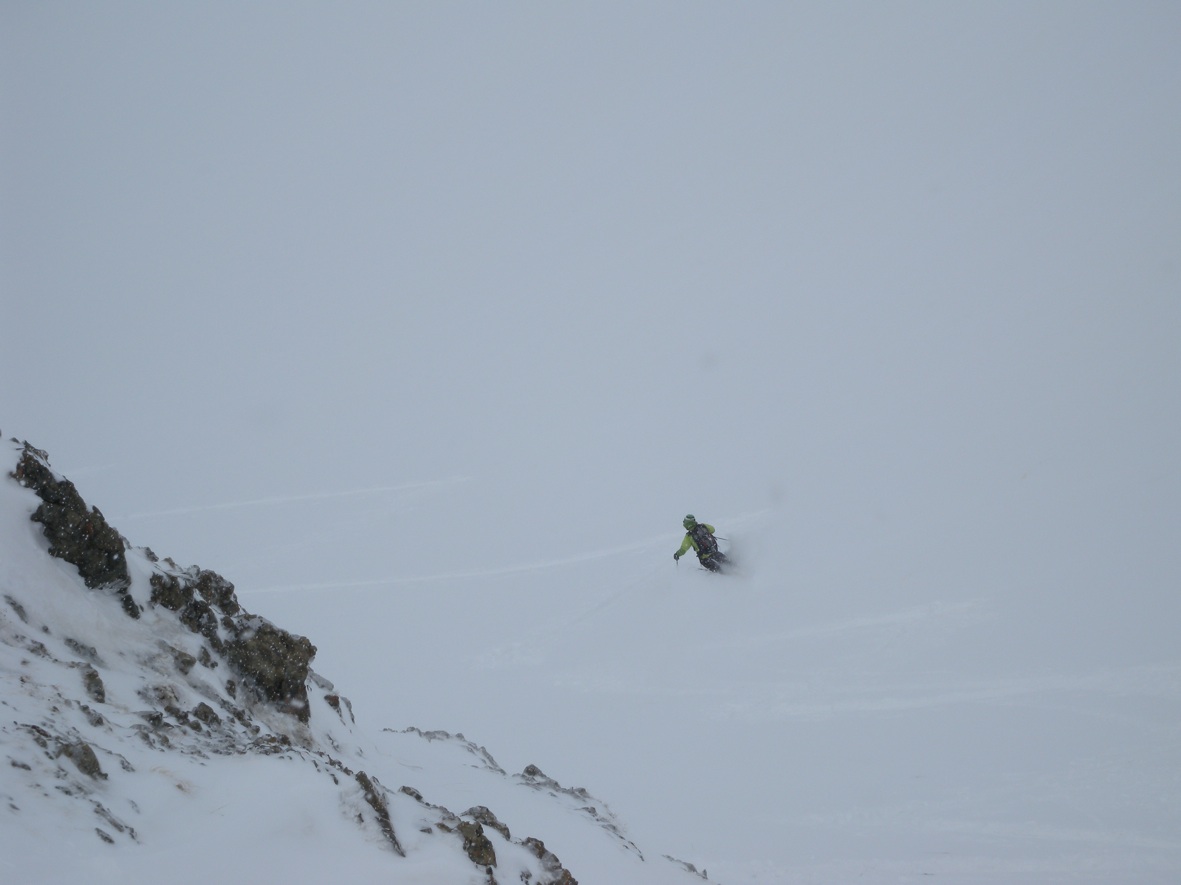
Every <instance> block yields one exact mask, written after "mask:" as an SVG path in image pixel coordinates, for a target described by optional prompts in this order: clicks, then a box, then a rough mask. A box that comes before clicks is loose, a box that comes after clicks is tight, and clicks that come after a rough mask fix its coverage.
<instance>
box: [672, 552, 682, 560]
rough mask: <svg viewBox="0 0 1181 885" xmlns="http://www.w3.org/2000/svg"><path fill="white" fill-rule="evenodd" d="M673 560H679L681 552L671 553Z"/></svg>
mask: <svg viewBox="0 0 1181 885" xmlns="http://www.w3.org/2000/svg"><path fill="white" fill-rule="evenodd" d="M673 561H674V562H680V561H681V554H679V553H674V554H673Z"/></svg>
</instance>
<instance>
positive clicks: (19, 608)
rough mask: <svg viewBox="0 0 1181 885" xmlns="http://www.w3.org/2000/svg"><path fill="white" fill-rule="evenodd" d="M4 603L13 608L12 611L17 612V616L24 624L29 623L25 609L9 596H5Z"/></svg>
mask: <svg viewBox="0 0 1181 885" xmlns="http://www.w3.org/2000/svg"><path fill="white" fill-rule="evenodd" d="M4 601H5V602H7V603H8V604H9V606H11V608H12V610H13V611H14V612H16V616H17V617H18V618H20V619H21V623H22V624H27V623H29V616H28V614H26V613H25V607H24V606H23V605H21V604H20V603H19V602H17V601H16V600H15V599H13V598H12V597H11V596H9V595H8V594H5V595H4Z"/></svg>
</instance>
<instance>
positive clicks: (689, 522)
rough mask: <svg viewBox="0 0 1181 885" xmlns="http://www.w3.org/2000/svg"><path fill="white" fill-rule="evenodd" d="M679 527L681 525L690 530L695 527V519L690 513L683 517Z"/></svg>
mask: <svg viewBox="0 0 1181 885" xmlns="http://www.w3.org/2000/svg"><path fill="white" fill-rule="evenodd" d="M681 525H683V526H684V527H685V528H686V529H691V528H693V526H695V525H697V518H696V517H695V516H694V515H693V514H692V513H690V514H689V515H688V516H686V517H685V519H684V521H683V522H682V523H681Z"/></svg>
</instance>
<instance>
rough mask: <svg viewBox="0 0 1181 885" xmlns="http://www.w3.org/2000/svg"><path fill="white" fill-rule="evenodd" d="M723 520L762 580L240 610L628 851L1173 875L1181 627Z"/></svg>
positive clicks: (875, 873) (548, 565) (392, 710)
mask: <svg viewBox="0 0 1181 885" xmlns="http://www.w3.org/2000/svg"><path fill="white" fill-rule="evenodd" d="M1036 494H1037V492H1036V491H1034V492H1031V493H1030V497H1029V500H1027V501H1026V502H1024V503H1025V504H1027V505H1029V506H1032V505H1033V504H1034V500H1033V498H1034V497H1035V496H1036ZM440 498H441V499H442V500H441V501H440V507H441V508H442V509H443V510H445V511H446V510H452V509H456V510H458V511H459V512H461V513H462V512H463V504H462V503H461V502H456V501H455V500H454V499H453V498H452V497H451V493H450V492H448V493H446V494H444V493H440ZM473 508H474V509H476V510H478V509H479V506H478V505H473ZM415 515H416V517H417V518H418V519H420V520H424V521H426V522H427V523H430V522H431V521H432V519H433V514H432V512H431V509H430V507H428V506H425V505H424V503H423V502H421V501H420V502H419V503H418V504H417V505H416V508H415ZM706 516H707V518H709V519H710V520H711V521H712V522H714V523H715V524H716V525H718V526H719V533H720V534H723V535H728V536H730V537H731V540H732V544H733V545H734V546H735V547H736V548H737V550H736V553H737V556H738V557H739V560H740V562H741V563H742V566H743V571H744V575H743V576H741V577H729V578H718V577H716V576H713V575H709V574H707V573H705V572H703V571H701V570H699V569H697V568H696V567H695V566H688V561H687V560H686V561H682V563H681V564H680V565H679V566H674V564H673V562H672V559H671V553H672V551H673V550H674V549H676V545H677V543H678V541H679V535H677V534H674V533H671V532H670V533H669V534H668V535H666V536H661V537H655V538H652V539H649V540H647V541H644V542H642V543H638V544H636V545H624V546H621V547H618V548H612V549H603V550H598V551H583V552H582V553H581V554H579V555H571V556H565V557H563V556H555V557H553V558H552V559H549V560H544V561H522V562H520V563H519V564H518V565H516V566H512V565H507V564H506V565H503V566H497V567H495V568H489V569H488V570H487V571H485V572H483V573H481V572H480V571H478V570H474V569H473V570H469V571H465V572H459V573H456V572H440V573H438V574H435V575H430V574H423V573H421V572H419V571H417V570H413V571H412V569H413V568H414V567H413V564H409V565H405V566H401V568H404V569H405V570H406V571H409V572H410V573H409V574H403V573H399V569H400V565H399V564H397V563H395V564H394V565H393V566H392V567H391V572H393V573H392V574H391V575H390V576H389V578H388V579H386V580H374V581H372V582H368V583H365V582H357V583H353V584H350V583H348V582H341V584H339V585H331V584H330V583H329V584H326V585H323V586H321V585H318V584H317V585H313V586H303V587H301V586H298V585H296V586H291V587H286V588H284V587H271V588H269V589H259V590H257V591H255V592H251V591H249V590H247V591H244V597H245V598H247V599H251V600H252V601H255V604H256V605H257V607H259V608H262V607H264V606H265V608H266V610H268V611H271V612H274V613H276V614H277V615H281V617H282V619H283V621H284V622H285V623H289V624H292V625H294V626H296V627H297V628H299V629H306V630H308V631H312V629H313V627H314V628H315V633H316V636H317V641H318V642H319V643H320V648H321V654H322V656H324V657H325V658H328V659H331V660H332V661H333V663H334V668H333V669H334V673H335V674H337V675H338V676H339V678H340V679H341V680H342V681H343V682H345V683H346V684H348V685H349V686H350V690H351V691H352V693H353V696H354V698H355V699H357V708H358V711H359V712H358V715H359V716H360V717H361V719H362V721H367V722H369V723H370V724H372V725H377V726H381V727H385V726H386V725H388V724H389V723H390V722H414V723H427V727H439V728H445V729H451V730H459V729H462V730H463V731H465V733H467V734H471V735H478V736H479V739H480V741H481V742H482V743H485V744H487V746H489V747H495V748H497V755H498V757H499V758H501V760H502V762H505V764H506V765H507V766H508V767H509V768H516V767H519V766H523V765H525V764H528V763H530V762H534V763H536V764H538V765H540V766H541V767H542V768H543V769H548V768H550V767H553V768H554V769H555V770H561V771H563V772H566V773H567V774H568V776H569V777H571V778H573V779H574V780H576V781H577V782H578V783H581V784H585V785H587V786H589V787H590V788H591V789H592V790H593V791H594V792H596V793H598V794H600V795H604V796H610V797H611V799H612V802H611V805H612V808H613V809H614V810H615V812H616V813H617V814H619V815H620V817H621V818H623V819H624V820H626V821H627V823H628V830H629V833H630V834H631V835H632V837H633V838H634V839H635V840H636V841H637V842H639V843H641V844H657V845H662V846H667V848H666V849H665V850H667V851H668V852H669V853H671V854H673V855H675V856H678V857H690V858H692V859H693V860H694V862H696V863H697V864H698V865H699V866H701V867H704V868H705V869H707V870H708V871H709V875H710V877H711V878H716V879H718V880H720V881H723V882H727V883H740V882H816V883H821V882H834V881H854V880H856V881H868V882H900V881H903V882H905V881H928V880H929V879H930V878H931V877H936V880H940V879H941V880H944V881H955V882H972V883H979V882H996V883H1001V882H1004V883H1015V882H1016V883H1031V885H1032V883H1046V882H1096V883H1099V882H1115V881H1137V882H1159V883H1165V882H1171V881H1175V879H1176V877H1177V875H1178V872H1179V871H1181V840H1179V838H1178V834H1179V833H1181V801H1179V799H1178V796H1181V789H1179V788H1181V783H1179V775H1181V765H1179V763H1181V750H1179V744H1178V740H1177V738H1178V732H1179V728H1181V679H1179V677H1181V656H1179V655H1178V654H1177V649H1176V645H1175V641H1174V640H1173V639H1172V638H1171V635H1170V634H1171V630H1172V628H1171V627H1170V626H1169V624H1171V623H1174V622H1173V621H1172V620H1171V617H1172V615H1171V613H1170V611H1169V610H1168V609H1162V610H1160V611H1158V612H1156V615H1158V616H1159V619H1157V618H1156V617H1155V616H1154V613H1153V611H1151V610H1149V609H1147V608H1144V609H1143V610H1142V611H1139V612H1136V613H1129V610H1128V607H1129V606H1132V607H1133V608H1135V607H1136V606H1143V605H1144V600H1145V597H1144V596H1143V595H1142V594H1141V593H1140V592H1139V591H1138V590H1137V589H1136V588H1133V587H1126V588H1125V591H1124V593H1123V594H1122V595H1121V594H1120V593H1113V594H1112V595H1111V596H1106V595H1102V594H1096V593H1093V592H1092V593H1089V594H1087V595H1086V597H1085V598H1079V596H1078V594H1076V592H1075V588H1074V587H1073V586H1071V585H1069V584H1058V583H1056V582H1055V581H1051V580H1049V579H1047V580H1046V581H1044V582H1040V583H1036V582H1031V583H1024V582H1022V581H1016V580H1015V581H1013V582H1012V583H1009V582H1005V581H1003V580H1000V579H999V578H998V575H997V574H996V573H991V572H986V573H983V574H979V575H974V574H970V573H964V572H962V571H956V570H955V568H954V563H953V562H952V560H953V559H954V557H955V556H956V555H957V554H956V552H955V551H954V547H952V551H951V552H949V551H948V550H947V549H940V548H939V547H938V546H934V547H932V548H931V551H930V557H931V560H930V561H929V562H926V563H916V562H911V561H907V559H906V557H905V556H901V555H899V553H898V550H899V548H900V547H901V546H902V545H903V544H904V542H905V543H909V541H907V540H906V539H903V538H896V537H891V531H892V530H891V529H889V528H888V527H887V528H882V529H879V530H877V531H876V532H874V533H872V534H873V537H874V540H875V541H876V542H877V543H874V544H864V543H862V544H859V545H858V547H857V548H856V549H857V550H858V551H859V555H858V557H857V558H856V560H855V561H851V560H850V558H849V557H847V556H844V555H843V551H842V549H841V541H842V538H841V536H840V534H839V533H835V534H833V535H830V536H828V537H825V535H824V534H823V532H824V531H827V527H825V529H823V530H821V529H817V528H813V529H812V530H810V531H808V530H807V529H806V528H805V527H803V526H800V527H799V528H800V529H801V531H800V533H799V534H795V535H793V534H792V533H791V532H790V531H785V528H784V527H785V526H790V525H791V524H792V523H791V520H790V518H789V517H788V516H787V515H786V514H783V513H777V512H774V511H764V512H757V513H751V514H745V515H744V514H725V513H722V514H713V513H710V514H706ZM893 531H896V530H893ZM805 533H806V534H805ZM1007 552H1008V555H1009V556H1010V557H1013V558H1016V557H1019V556H1020V555H1021V551H1020V550H1019V549H1018V548H1011V549H1009V550H1008V551H1007ZM1079 555H1080V556H1083V557H1086V556H1087V553H1086V551H1082V550H1080V551H1079ZM941 566H942V567H941ZM1030 571H1031V572H1032V571H1033V570H1032V569H1031V570H1030ZM867 576H874V577H875V580H873V581H868V580H867V579H866V577H867ZM329 610H330V611H331V612H332V613H333V614H332V616H331V617H328V616H327V615H326V612H327V611H329ZM391 628H392V629H393V631H394V632H395V633H396V640H395V641H390V642H383V637H385V636H388V635H389V633H390V630H391ZM375 646H381V647H382V652H381V660H382V666H383V668H384V670H385V671H386V672H387V673H388V674H390V676H389V678H388V679H378V680H376V681H375V679H374V676H375V675H376V674H377V671H375V670H374V669H373V668H372V667H371V658H372V655H371V651H370V649H372V648H373V647H375ZM424 662H425V664H424ZM405 673H415V674H418V675H417V677H416V678H413V679H410V680H402V679H398V678H397V676H396V675H395V674H405ZM362 699H363V700H362ZM539 710H541V711H545V712H544V715H543V717H542V719H541V721H539V720H538V718H537V711H539Z"/></svg>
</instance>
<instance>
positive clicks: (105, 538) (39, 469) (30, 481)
mask: <svg viewBox="0 0 1181 885" xmlns="http://www.w3.org/2000/svg"><path fill="white" fill-rule="evenodd" d="M12 475H13V477H14V478H15V479H16V480H17V482H19V483H20V484H21V485H23V486H24V487H25V488H28V489H32V490H33V491H34V492H36V493H37V496H38V497H39V498H41V506H40V507H38V508H37V510H36V512H34V513H33V521H34V522H39V523H41V526H42V531H43V532H44V533H45V537H46V538H48V539H49V553H50V555H52V556H56V557H58V558H59V559H64V560H65V561H66V562H68V563H70V564H71V565H74V566H76V567H77V569H78V574H79V575H81V576H82V580H83V581H85V583H86V586H87V587H89V588H90V589H91V590H97V589H99V588H108V589H110V590H113V591H114V592H115V593H117V594H118V595H119V596H120V597H121V602H122V604H123V610H124V611H126V612H127V614H128V615H130V616H131V617H133V618H138V617H139V614H140V609H139V606H138V605H136V604H135V601H134V600H133V599H132V598H131V597H130V596H128V595H127V590H128V588H129V587H130V586H131V575H130V574H128V571H127V559H126V555H125V554H126V549H127V548H126V544H125V543H124V541H123V538H122V537H121V536H120V535H119V533H118V532H117V531H115V530H114V529H113V528H112V527H111V526H110V525H108V524H107V521H106V519H105V518H104V517H103V515H102V513H100V512H99V510H98V508H97V507H91V508H89V509H87V507H86V502H85V501H83V500H82V496H81V495H79V494H78V490H77V489H76V488H74V484H73V483H72V482H70V481H69V480H66V479H62V480H59V479H57V478H56V477H55V476H54V475H53V471H52V470H50V469H49V465H48V462H47V461H46V457H45V453H44V452H42V451H40V450H38V449H34V448H33V447H32V446H31V445H29V444H28V443H25V451H24V453H23V454H22V455H21V458H20V461H18V462H17V465H16V470H15V471H13V474H12Z"/></svg>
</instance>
